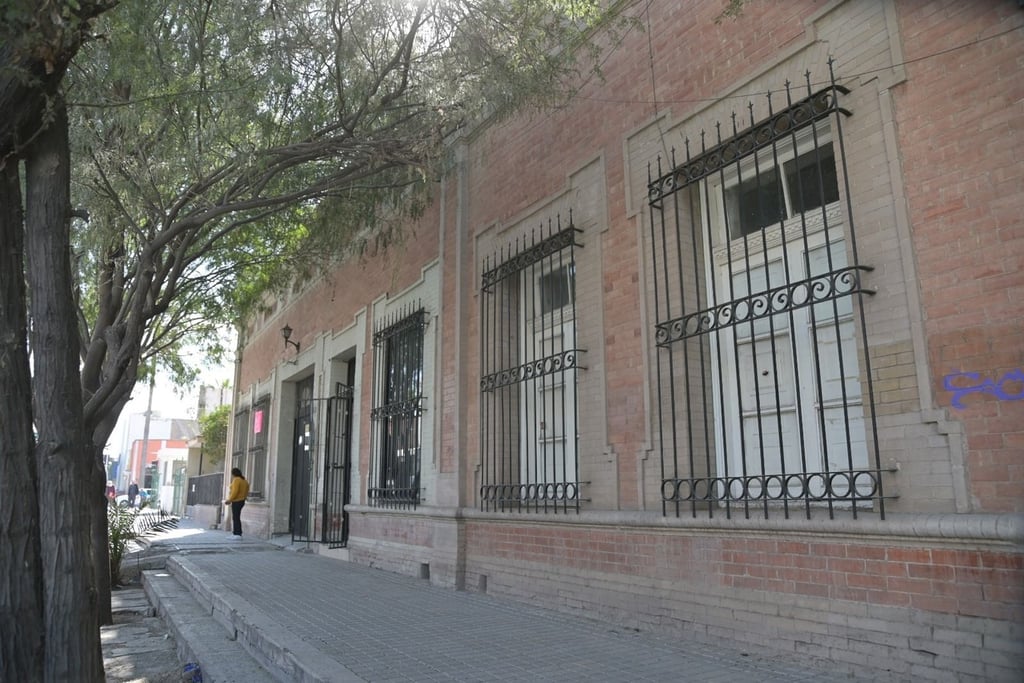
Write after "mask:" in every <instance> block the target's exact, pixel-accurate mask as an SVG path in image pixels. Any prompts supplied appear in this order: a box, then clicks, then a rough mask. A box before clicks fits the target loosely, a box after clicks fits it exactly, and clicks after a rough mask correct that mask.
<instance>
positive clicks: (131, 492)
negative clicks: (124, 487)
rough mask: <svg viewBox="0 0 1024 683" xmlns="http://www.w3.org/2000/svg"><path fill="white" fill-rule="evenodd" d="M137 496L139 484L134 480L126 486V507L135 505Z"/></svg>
mask: <svg viewBox="0 0 1024 683" xmlns="http://www.w3.org/2000/svg"><path fill="white" fill-rule="evenodd" d="M138 496H139V485H138V484H137V483H135V482H134V481H133V482H132V483H131V486H129V487H128V507H130V508H133V507H135V499H136V498H138Z"/></svg>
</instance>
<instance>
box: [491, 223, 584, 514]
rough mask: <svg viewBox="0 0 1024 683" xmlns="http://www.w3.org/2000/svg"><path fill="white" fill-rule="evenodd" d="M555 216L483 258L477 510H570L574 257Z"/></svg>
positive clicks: (574, 475) (568, 231)
mask: <svg viewBox="0 0 1024 683" xmlns="http://www.w3.org/2000/svg"><path fill="white" fill-rule="evenodd" d="M581 232H582V231H581V230H579V229H578V228H576V227H575V226H574V225H573V222H572V214H571V213H570V214H569V222H568V225H567V226H564V227H563V226H562V224H561V217H556V219H555V220H554V221H550V220H549V221H548V223H547V225H546V226H544V225H542V226H541V227H540V228H539V229H538V230H534V231H533V232H532V233H531V234H530V235H526V236H523V237H521V238H519V239H517V240H516V241H515V242H514V243H512V244H509V245H508V246H507V247H503V248H501V249H500V250H499V251H498V253H497V254H495V255H494V256H492V257H487V258H485V260H484V263H483V267H482V271H483V272H482V275H481V286H480V291H481V295H482V296H481V335H480V338H481V353H480V357H481V359H482V360H481V362H482V375H481V378H480V394H481V411H482V412H481V415H482V428H481V443H480V452H481V486H480V490H479V496H480V506H481V508H482V509H484V510H492V511H516V512H568V511H569V510H575V511H576V512H579V506H580V502H581V501H582V500H584V499H583V497H582V495H581V489H582V486H583V484H585V482H582V481H580V480H579V460H578V450H579V446H578V444H579V429H578V415H577V412H578V411H577V409H576V405H577V398H578V397H577V373H578V372H579V370H582V369H585V368H584V367H583V366H581V365H580V363H579V361H580V358H581V354H583V353H584V350H583V349H580V348H578V345H577V335H576V325H577V314H576V258H575V250H576V249H578V248H581V246H582V245H581V244H580V243H579V242H578V241H577V236H578V235H579V234H580V233H581Z"/></svg>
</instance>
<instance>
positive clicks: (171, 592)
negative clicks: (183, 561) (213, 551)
mask: <svg viewBox="0 0 1024 683" xmlns="http://www.w3.org/2000/svg"><path fill="white" fill-rule="evenodd" d="M142 585H143V587H144V588H145V590H146V595H147V596H148V597H149V601H150V603H152V605H153V606H154V607H155V608H156V612H157V614H158V615H159V616H160V617H161V618H162V619H163V621H164V623H165V624H166V625H167V628H168V629H169V630H170V632H171V634H172V635H173V636H174V639H175V641H176V642H177V648H178V657H179V658H180V659H181V661H183V662H189V663H196V664H198V665H199V667H200V671H201V672H202V677H203V678H202V680H203V683H236V682H237V683H272V682H274V681H278V680H290V679H284V678H280V677H278V676H274V675H272V674H271V673H270V672H269V671H268V670H267V669H266V667H264V666H263V665H262V664H261V663H260V662H259V661H257V660H256V659H255V658H254V657H253V656H252V655H251V654H250V653H249V652H248V651H247V650H246V648H245V647H244V646H243V645H242V643H240V642H239V641H238V640H237V639H236V638H235V637H233V634H232V633H231V632H230V631H229V630H227V629H226V628H225V626H224V624H223V623H222V622H221V621H218V620H217V619H215V618H214V616H213V613H212V611H211V610H210V609H209V607H204V606H203V605H202V604H200V602H199V600H197V598H196V597H195V596H194V595H193V594H192V593H191V592H190V591H189V590H188V589H187V588H186V587H185V586H184V585H183V584H182V583H181V582H179V581H178V580H177V579H176V578H175V577H174V576H172V575H171V574H170V573H168V572H167V571H163V570H153V571H144V572H143V573H142Z"/></svg>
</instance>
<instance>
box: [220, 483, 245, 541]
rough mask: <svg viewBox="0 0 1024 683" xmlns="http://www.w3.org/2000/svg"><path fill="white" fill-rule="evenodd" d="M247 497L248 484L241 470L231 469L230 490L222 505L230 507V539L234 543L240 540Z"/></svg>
mask: <svg viewBox="0 0 1024 683" xmlns="http://www.w3.org/2000/svg"><path fill="white" fill-rule="evenodd" d="M248 495H249V482H248V481H246V479H245V477H243V476H242V470H240V469H238V468H237V467H233V468H231V488H229V489H228V497H227V499H226V500H225V501H224V504H225V505H230V506H231V533H233V534H234V536H233V537H232V538H234V540H236V541H239V540H241V539H242V508H243V507H244V506H245V498H246V496H248Z"/></svg>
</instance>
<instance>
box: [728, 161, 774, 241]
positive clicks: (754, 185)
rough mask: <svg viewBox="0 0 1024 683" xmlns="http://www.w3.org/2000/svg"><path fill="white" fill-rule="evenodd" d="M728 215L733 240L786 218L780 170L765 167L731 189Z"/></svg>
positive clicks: (730, 236) (730, 235)
mask: <svg viewBox="0 0 1024 683" xmlns="http://www.w3.org/2000/svg"><path fill="white" fill-rule="evenodd" d="M725 217H726V220H727V221H728V222H729V239H736V238H738V237H743V236H744V235H749V234H750V233H752V232H756V231H758V230H760V229H761V228H764V227H767V226H769V225H773V224H775V223H778V222H779V221H781V220H783V219H784V218H786V207H785V204H784V201H783V196H782V185H781V183H780V181H779V172H778V169H777V168H775V167H774V166H772V167H770V168H764V169H761V170H760V172H759V173H756V174H753V175H751V176H750V177H749V178H745V179H744V180H743V182H741V183H739V184H737V185H733V186H732V187H730V188H727V189H726V190H725Z"/></svg>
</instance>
